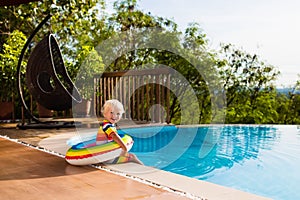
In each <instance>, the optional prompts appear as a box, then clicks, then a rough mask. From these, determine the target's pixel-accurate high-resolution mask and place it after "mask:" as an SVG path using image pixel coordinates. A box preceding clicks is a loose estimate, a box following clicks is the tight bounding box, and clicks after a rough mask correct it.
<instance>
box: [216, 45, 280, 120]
mask: <svg viewBox="0 0 300 200" xmlns="http://www.w3.org/2000/svg"><path fill="white" fill-rule="evenodd" d="M221 55H224V59H223V60H221V61H220V62H219V66H218V67H219V71H220V74H221V76H222V77H223V85H224V89H225V91H226V97H227V117H226V122H227V123H274V122H276V120H277V119H276V118H277V115H278V114H277V112H276V110H275V109H276V106H274V104H275V102H274V99H275V95H276V90H275V87H274V85H273V81H274V80H276V78H277V75H278V74H279V72H278V71H277V70H276V69H275V68H274V67H273V66H272V65H269V64H267V63H265V62H263V61H261V60H260V59H259V57H258V56H257V55H251V54H249V53H246V52H244V51H242V50H239V49H237V48H235V47H234V46H233V45H231V44H229V45H223V46H222V51H221Z"/></svg>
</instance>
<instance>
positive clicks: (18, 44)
mask: <svg viewBox="0 0 300 200" xmlns="http://www.w3.org/2000/svg"><path fill="white" fill-rule="evenodd" d="M25 42H26V37H25V35H24V34H23V33H22V32H21V31H18V30H14V31H13V32H12V33H11V34H10V35H9V37H8V38H7V40H6V42H5V43H4V44H3V47H2V48H3V49H2V52H0V73H1V76H0V80H1V89H0V91H1V98H0V101H11V99H12V97H13V95H16V89H15V88H16V79H17V74H16V72H17V64H18V60H19V56H20V54H21V50H22V47H23V45H24V44H25ZM22 65H23V66H25V65H26V62H23V63H22ZM22 72H23V74H24V72H25V70H23V71H22Z"/></svg>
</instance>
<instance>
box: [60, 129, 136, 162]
mask: <svg viewBox="0 0 300 200" xmlns="http://www.w3.org/2000/svg"><path fill="white" fill-rule="evenodd" d="M120 137H121V138H122V140H123V141H124V143H125V144H126V146H127V148H128V150H130V149H131V147H132V145H133V139H132V138H131V137H130V136H129V135H126V134H125V135H120ZM75 141H78V136H77V137H76V136H75V138H71V139H70V140H69V141H67V144H69V145H70V144H72V143H74V142H75ZM121 152H122V149H121V147H120V146H119V145H118V144H117V143H116V142H114V141H112V142H108V143H104V144H100V145H96V135H95V137H93V139H90V140H86V141H83V142H79V143H77V144H75V145H72V147H71V148H69V150H68V151H67V152H66V156H65V159H66V161H67V162H68V163H70V164H71V165H91V164H96V163H102V162H105V161H108V160H111V159H114V158H116V157H118V156H119V155H120V154H121Z"/></svg>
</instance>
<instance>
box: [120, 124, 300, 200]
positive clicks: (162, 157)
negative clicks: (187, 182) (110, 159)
mask: <svg viewBox="0 0 300 200" xmlns="http://www.w3.org/2000/svg"><path fill="white" fill-rule="evenodd" d="M122 131H124V132H125V133H127V134H130V135H131V136H132V137H133V138H134V141H135V143H134V146H133V148H132V150H131V152H134V153H135V154H136V155H137V156H138V157H139V158H140V159H141V160H142V161H143V162H144V163H145V165H149V166H154V167H157V168H160V169H162V170H166V171H170V172H173V173H177V174H181V175H185V176H189V177H192V178H196V179H200V180H205V181H208V182H212V183H216V184H220V185H223V186H228V187H231V188H236V189H239V190H243V191H246V192H250V193H254V194H258V195H261V196H266V197H270V198H273V199H284V200H289V199H293V200H294V199H300V192H298V191H299V189H300V131H298V129H297V126H205V127H181V128H176V127H175V126H161V127H146V128H134V129H123V130H121V132H122Z"/></svg>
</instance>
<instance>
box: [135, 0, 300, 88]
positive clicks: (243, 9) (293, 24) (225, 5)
mask: <svg viewBox="0 0 300 200" xmlns="http://www.w3.org/2000/svg"><path fill="white" fill-rule="evenodd" d="M138 6H139V7H138V8H139V9H140V10H142V11H145V12H151V14H152V15H154V16H161V17H166V18H168V19H172V20H173V21H175V23H177V24H178V26H179V27H178V28H179V29H180V30H184V29H185V28H186V27H187V25H188V23H191V22H197V23H199V24H200V27H201V28H202V29H203V32H204V33H206V35H207V38H208V39H209V45H210V47H211V48H213V49H217V48H218V47H219V46H220V43H225V44H227V43H231V44H234V45H235V46H236V47H238V48H240V49H243V50H244V51H246V52H248V53H251V54H254V53H255V54H258V55H259V57H260V59H261V60H263V61H265V62H266V63H268V64H271V65H273V66H275V67H276V68H278V70H279V71H280V72H281V75H280V76H279V80H278V81H277V82H276V85H277V86H278V87H281V86H290V85H293V84H295V83H296V81H297V80H298V79H299V80H300V78H299V77H298V74H300V11H299V10H300V1H299V0H209V1H208V0H138Z"/></svg>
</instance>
